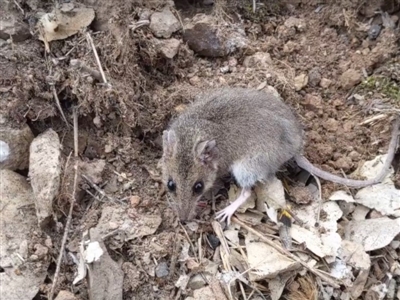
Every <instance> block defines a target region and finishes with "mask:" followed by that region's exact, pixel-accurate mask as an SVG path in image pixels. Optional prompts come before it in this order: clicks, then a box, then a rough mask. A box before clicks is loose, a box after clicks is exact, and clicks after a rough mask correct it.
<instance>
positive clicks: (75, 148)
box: [72, 107, 79, 158]
mask: <svg viewBox="0 0 400 300" xmlns="http://www.w3.org/2000/svg"><path fill="white" fill-rule="evenodd" d="M72 113H73V116H74V156H75V158H77V157H78V154H79V153H78V109H77V108H76V107H74V108H73V112H72Z"/></svg>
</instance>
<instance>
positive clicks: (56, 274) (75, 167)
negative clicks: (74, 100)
mask: <svg viewBox="0 0 400 300" xmlns="http://www.w3.org/2000/svg"><path fill="white" fill-rule="evenodd" d="M73 117H74V125H75V124H77V122H78V116H77V113H76V110H75V109H74V110H73ZM75 134H77V129H75V128H74V135H75ZM74 139H76V140H77V139H78V137H75V136H74ZM77 158H78V156H77V150H75V165H74V170H75V175H74V185H73V189H72V194H71V203H70V207H69V212H68V218H67V223H66V224H65V229H64V235H63V238H62V242H61V247H60V252H59V253H58V259H57V267H56V272H55V273H54V279H53V284H52V286H51V290H50V294H49V297H48V299H49V300H53V297H54V290H55V288H56V285H57V281H58V277H59V275H60V269H61V262H62V258H63V253H64V251H65V245H66V243H67V239H68V231H69V227H70V226H71V220H72V211H73V210H74V205H75V201H76V198H75V193H76V188H77V184H78V173H79V170H78V167H79V163H78V159H77Z"/></svg>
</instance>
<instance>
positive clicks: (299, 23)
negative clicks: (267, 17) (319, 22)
mask: <svg viewBox="0 0 400 300" xmlns="http://www.w3.org/2000/svg"><path fill="white" fill-rule="evenodd" d="M284 25H285V26H286V27H288V28H290V27H294V28H296V29H297V30H298V31H300V32H302V31H304V30H305V28H306V22H305V21H304V20H303V19H300V18H295V17H289V18H288V19H287V20H286V21H285V23H284Z"/></svg>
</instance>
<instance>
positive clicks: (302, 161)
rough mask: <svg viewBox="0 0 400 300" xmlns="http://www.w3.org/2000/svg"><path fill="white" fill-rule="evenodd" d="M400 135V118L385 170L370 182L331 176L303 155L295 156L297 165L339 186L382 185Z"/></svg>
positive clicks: (393, 133)
mask: <svg viewBox="0 0 400 300" xmlns="http://www.w3.org/2000/svg"><path fill="white" fill-rule="evenodd" d="M399 135H400V117H398V118H397V119H396V121H395V123H394V126H393V130H392V137H391V140H390V144H389V149H388V154H387V157H386V160H385V163H384V165H383V168H382V170H381V172H380V173H379V174H378V176H376V177H375V178H373V179H369V180H355V179H347V178H343V177H340V176H337V175H334V174H331V173H329V172H326V171H324V170H321V169H320V168H317V167H315V166H314V165H313V164H312V163H310V161H309V160H308V159H307V158H305V157H304V156H303V155H297V156H295V160H296V163H297V164H298V165H299V167H301V168H303V169H305V170H306V171H308V172H310V173H311V174H313V175H315V176H318V177H321V178H322V179H325V180H328V181H332V182H335V183H339V184H343V185H346V186H349V187H354V188H362V187H366V186H370V185H374V184H377V183H380V182H382V180H383V179H384V178H385V177H386V176H387V174H388V173H389V169H390V166H391V164H392V161H393V158H394V155H395V153H396V148H397V138H398V136H399Z"/></svg>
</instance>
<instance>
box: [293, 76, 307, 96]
mask: <svg viewBox="0 0 400 300" xmlns="http://www.w3.org/2000/svg"><path fill="white" fill-rule="evenodd" d="M307 84H308V76H307V74H300V75H299V76H296V77H295V78H294V87H295V90H296V91H297V92H298V91H300V90H302V89H303V88H304V87H306V86H307Z"/></svg>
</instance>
